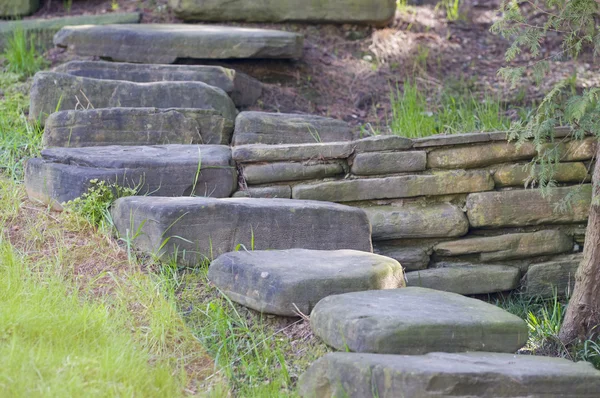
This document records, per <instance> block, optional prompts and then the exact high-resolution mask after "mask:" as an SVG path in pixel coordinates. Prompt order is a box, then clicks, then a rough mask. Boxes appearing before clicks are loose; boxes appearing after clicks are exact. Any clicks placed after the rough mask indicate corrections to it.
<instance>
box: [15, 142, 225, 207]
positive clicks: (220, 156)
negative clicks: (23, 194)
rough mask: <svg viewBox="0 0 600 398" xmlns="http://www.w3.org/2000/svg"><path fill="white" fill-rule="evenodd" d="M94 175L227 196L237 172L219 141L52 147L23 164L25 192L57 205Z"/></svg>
mask: <svg viewBox="0 0 600 398" xmlns="http://www.w3.org/2000/svg"><path fill="white" fill-rule="evenodd" d="M92 179H98V180H101V181H106V182H108V183H116V184H118V185H120V186H126V187H130V188H136V189H137V190H138V192H139V193H140V194H142V195H154V196H189V195H192V194H195V195H199V196H213V197H228V196H230V195H231V193H232V192H233V191H234V190H235V187H236V185H237V172H236V169H235V166H234V165H233V162H232V161H231V150H230V148H229V147H227V146H222V145H164V146H104V147H87V148H52V149H46V150H44V151H42V158H41V159H31V160H29V161H28V162H27V166H26V169H25V187H26V189H27V194H28V195H29V197H30V198H31V199H35V200H38V201H41V202H43V203H51V204H53V205H55V207H56V208H60V204H61V203H64V202H67V201H69V200H73V199H75V198H77V197H80V196H81V195H82V194H83V193H85V192H86V191H87V189H88V188H89V186H90V180H92ZM153 200H155V199H154V198H153Z"/></svg>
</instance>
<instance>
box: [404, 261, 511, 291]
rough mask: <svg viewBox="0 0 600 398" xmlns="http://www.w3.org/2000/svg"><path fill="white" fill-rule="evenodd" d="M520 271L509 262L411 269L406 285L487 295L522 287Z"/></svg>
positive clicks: (407, 275)
mask: <svg viewBox="0 0 600 398" xmlns="http://www.w3.org/2000/svg"><path fill="white" fill-rule="evenodd" d="M520 277H521V271H519V268H516V267H510V266H507V265H469V266H456V267H443V268H429V269H425V270H422V271H414V272H408V273H407V274H406V279H407V285H408V286H417V287H426V288H429V289H435V290H442V291H445V292H452V293H458V294H486V293H497V292H504V291H508V290H513V289H516V288H517V287H519V279H520Z"/></svg>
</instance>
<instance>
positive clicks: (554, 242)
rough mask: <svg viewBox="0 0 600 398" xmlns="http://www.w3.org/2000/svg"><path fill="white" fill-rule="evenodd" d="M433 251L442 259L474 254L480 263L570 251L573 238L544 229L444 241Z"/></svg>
mask: <svg viewBox="0 0 600 398" xmlns="http://www.w3.org/2000/svg"><path fill="white" fill-rule="evenodd" d="M433 250H434V252H435V253H436V254H438V255H440V256H461V255H469V254H474V255H477V256H478V258H479V260H480V261H483V262H494V261H499V260H511V259H518V258H527V257H536V256H543V255H549V254H559V253H565V252H569V251H572V250H573V238H572V237H570V236H568V235H566V234H565V233H564V232H561V231H558V230H544V231H538V232H531V233H517V234H504V235H498V236H488V237H482V238H469V239H461V240H455V241H451V242H442V243H439V244H437V245H436V246H434V248H433Z"/></svg>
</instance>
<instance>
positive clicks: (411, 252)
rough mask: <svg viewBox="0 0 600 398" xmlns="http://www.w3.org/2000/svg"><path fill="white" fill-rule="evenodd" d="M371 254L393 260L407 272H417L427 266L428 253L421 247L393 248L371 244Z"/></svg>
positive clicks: (379, 243)
mask: <svg viewBox="0 0 600 398" xmlns="http://www.w3.org/2000/svg"><path fill="white" fill-rule="evenodd" d="M373 253H376V254H380V255H382V256H386V257H390V258H393V259H394V260H396V261H398V262H399V263H400V265H402V267H404V269H405V270H407V271H417V270H420V269H425V268H427V265H429V253H428V252H427V250H425V249H424V248H422V247H407V246H394V245H388V244H385V243H382V242H373Z"/></svg>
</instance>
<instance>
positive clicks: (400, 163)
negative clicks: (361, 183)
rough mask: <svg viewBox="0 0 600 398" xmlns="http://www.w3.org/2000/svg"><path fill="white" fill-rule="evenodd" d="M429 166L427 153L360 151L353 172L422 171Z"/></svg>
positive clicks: (369, 173)
mask: <svg viewBox="0 0 600 398" xmlns="http://www.w3.org/2000/svg"><path fill="white" fill-rule="evenodd" d="M426 166H427V153H425V152H424V151H410V152H367V153H359V154H358V155H356V157H355V158H354V162H353V163H352V168H351V171H352V174H355V175H359V176H360V175H362V176H368V175H378V174H394V173H405V172H409V171H422V170H425V167H426Z"/></svg>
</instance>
